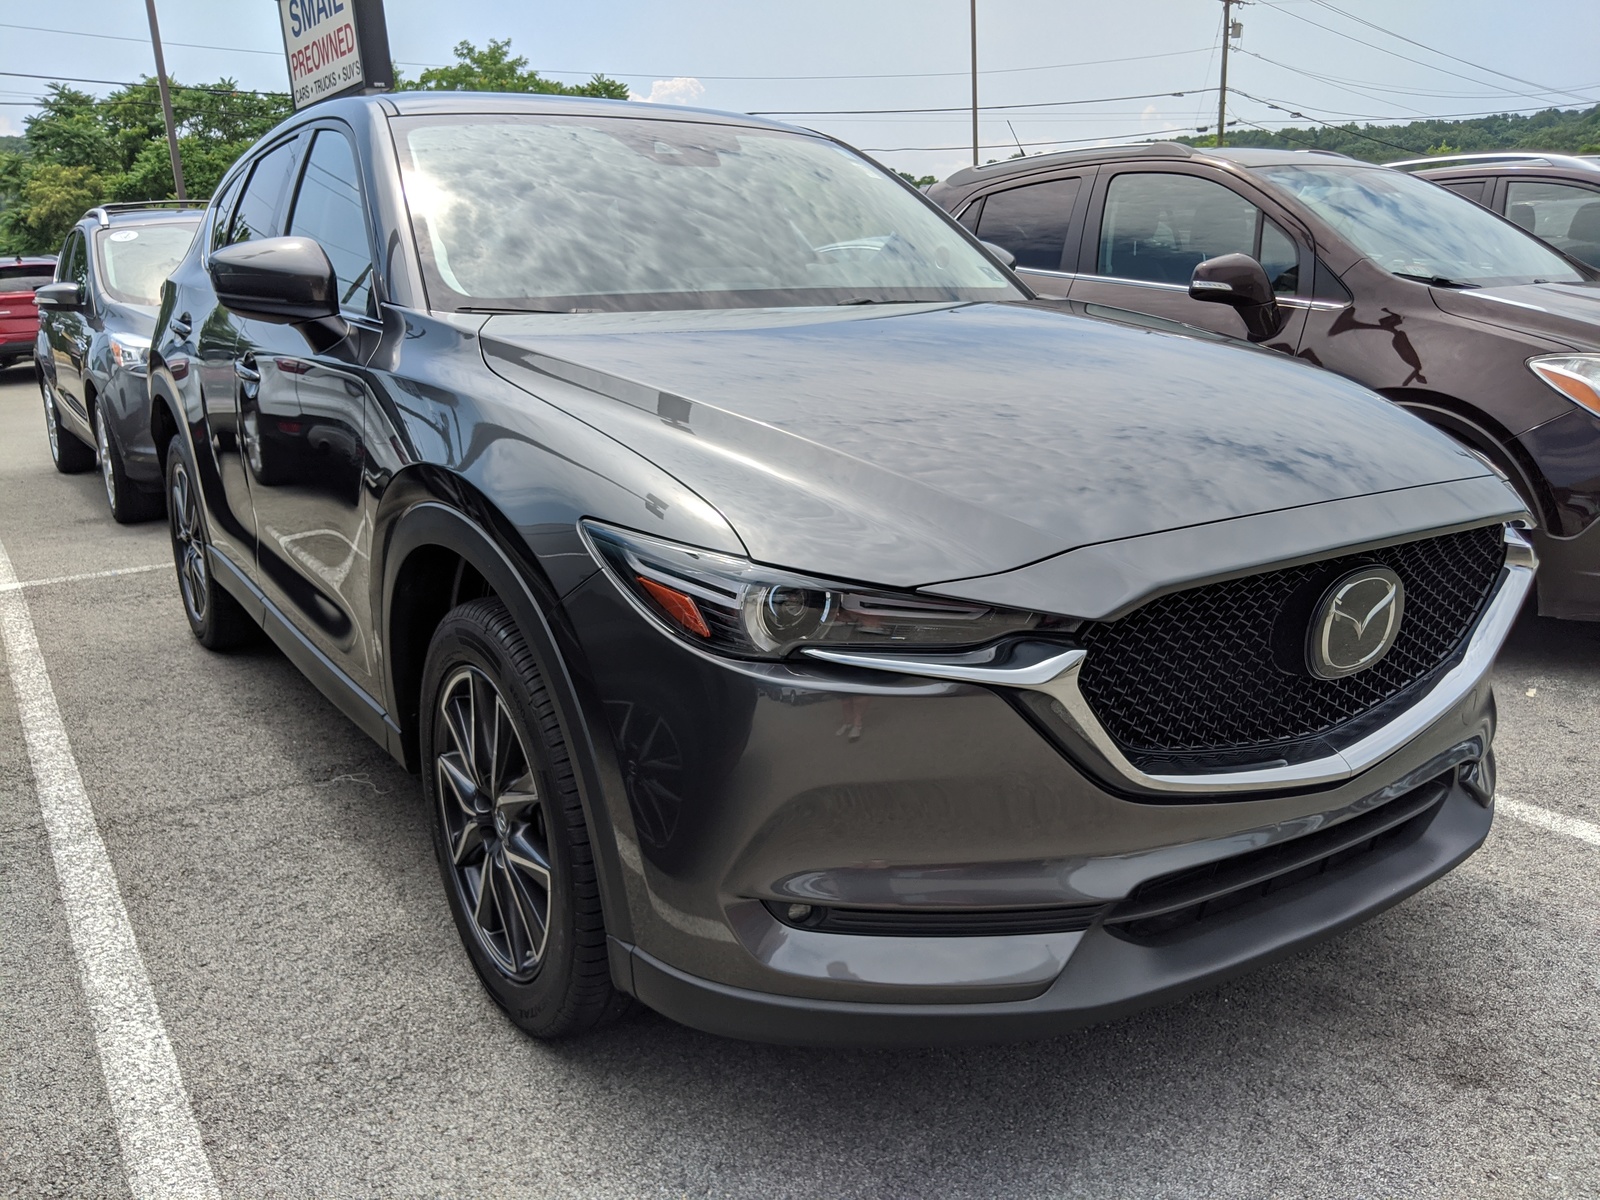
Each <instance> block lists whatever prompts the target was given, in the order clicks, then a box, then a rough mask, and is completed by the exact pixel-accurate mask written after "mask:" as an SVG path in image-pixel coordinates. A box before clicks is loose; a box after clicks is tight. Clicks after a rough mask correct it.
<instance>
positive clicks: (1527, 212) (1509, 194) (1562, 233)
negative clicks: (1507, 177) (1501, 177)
mask: <svg viewBox="0 0 1600 1200" xmlns="http://www.w3.org/2000/svg"><path fill="white" fill-rule="evenodd" d="M1506 216H1508V217H1510V218H1511V219H1512V220H1513V221H1515V222H1516V223H1517V224H1518V225H1521V226H1522V227H1523V228H1524V229H1526V230H1528V231H1529V232H1530V233H1533V234H1534V235H1535V236H1537V237H1541V238H1543V239H1544V240H1545V241H1547V242H1549V243H1550V244H1551V245H1552V246H1554V247H1555V248H1556V249H1557V250H1565V251H1566V252H1567V253H1568V254H1570V255H1572V257H1573V258H1577V259H1582V260H1583V261H1584V262H1586V263H1588V264H1589V265H1590V266H1596V265H1600V192H1595V191H1590V190H1589V189H1588V188H1585V187H1578V186H1576V185H1574V184H1566V183H1534V182H1532V181H1529V180H1522V179H1517V180H1513V181H1512V182H1511V183H1510V185H1509V186H1508V187H1507V188H1506Z"/></svg>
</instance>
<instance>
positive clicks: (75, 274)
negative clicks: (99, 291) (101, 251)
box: [61, 229, 89, 287]
mask: <svg viewBox="0 0 1600 1200" xmlns="http://www.w3.org/2000/svg"><path fill="white" fill-rule="evenodd" d="M61 278H62V279H63V280H71V281H72V282H73V283H81V284H83V286H84V287H88V286H89V256H88V255H87V254H86V253H84V241H83V234H82V233H81V232H80V231H79V230H76V229H74V230H73V231H72V232H71V233H70V234H68V235H67V249H66V251H65V253H63V254H62V255H61Z"/></svg>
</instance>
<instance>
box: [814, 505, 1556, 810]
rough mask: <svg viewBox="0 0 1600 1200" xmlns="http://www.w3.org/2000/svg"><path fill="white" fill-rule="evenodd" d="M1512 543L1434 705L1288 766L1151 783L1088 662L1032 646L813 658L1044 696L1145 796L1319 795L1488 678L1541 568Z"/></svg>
mask: <svg viewBox="0 0 1600 1200" xmlns="http://www.w3.org/2000/svg"><path fill="white" fill-rule="evenodd" d="M1505 537H1506V563H1505V567H1504V568H1503V570H1502V577H1501V580H1500V583H1499V586H1498V587H1497V588H1496V590H1495V594H1494V597H1493V598H1492V599H1491V600H1490V601H1489V606H1488V608H1487V609H1486V610H1485V611H1484V614H1483V616H1482V617H1481V618H1480V619H1479V621H1478V627H1477V629H1476V630H1474V631H1473V634H1472V639H1471V640H1470V641H1469V642H1468V643H1467V645H1466V648H1465V649H1464V650H1463V651H1462V652H1461V656H1460V658H1459V660H1458V661H1457V662H1456V665H1455V666H1453V667H1451V668H1450V670H1449V671H1447V672H1445V674H1444V675H1443V676H1442V677H1441V678H1440V679H1439V681H1438V682H1437V683H1435V684H1434V685H1433V687H1432V688H1431V689H1429V691H1428V692H1427V694H1426V695H1424V696H1423V697H1422V698H1421V699H1420V700H1418V701H1417V702H1416V703H1415V704H1413V705H1412V706H1411V707H1410V708H1408V709H1406V710H1405V711H1404V712H1402V713H1401V714H1399V716H1397V717H1396V718H1395V719H1394V720H1393V721H1391V722H1389V724H1387V725H1385V726H1384V727H1383V728H1381V729H1378V730H1375V731H1374V732H1372V733H1370V734H1368V735H1367V736H1366V737H1364V738H1362V739H1361V740H1360V741H1357V742H1354V743H1352V744H1351V745H1349V746H1346V747H1344V748H1343V749H1342V750H1340V751H1338V752H1337V753H1335V754H1331V755H1327V756H1325V757H1323V758H1318V759H1314V760H1312V761H1310V762H1304V763H1295V764H1293V765H1289V766H1276V767H1261V768H1258V769H1255V770H1243V771H1220V772H1207V773H1198V774H1190V775H1150V774H1146V773H1145V772H1143V771H1141V770H1139V768H1138V767H1136V766H1134V765H1133V763H1131V762H1129V761H1128V758H1127V756H1126V755H1125V754H1123V753H1122V751H1121V749H1120V748H1119V747H1118V746H1117V744H1116V742H1114V741H1112V739H1111V736H1110V734H1108V733H1107V732H1106V731H1105V728H1104V727H1103V726H1102V725H1101V724H1100V722H1099V720H1098V719H1097V718H1096V717H1095V715H1094V711H1093V710H1092V709H1091V708H1090V707H1089V702H1088V700H1086V699H1085V698H1084V695H1083V692H1082V691H1081V690H1080V689H1079V687H1078V674H1079V672H1080V671H1081V670H1082V668H1083V663H1084V660H1085V659H1086V658H1087V657H1088V652H1087V651H1084V650H1077V649H1073V650H1060V649H1058V648H1055V647H1048V646H1045V645H1044V644H1043V643H1032V644H1030V645H1029V646H1026V647H1019V648H1014V649H1012V650H1010V651H1007V652H1005V653H1006V654H1007V655H1008V657H1004V658H1002V656H1001V653H1000V652H996V651H984V652H979V653H977V654H967V655H961V656H949V657H944V658H936V657H933V656H930V655H910V654H903V655H902V654H877V653H860V652H855V651H850V650H824V649H821V648H816V647H813V648H811V649H808V650H806V652H805V653H806V654H807V655H808V656H809V657H811V658H818V659H822V660H824V661H826V662H832V663H839V664H841V665H844V666H852V667H864V668H867V669H869V670H875V671H894V672H898V673H900V674H903V675H917V676H922V677H925V678H930V679H944V680H952V681H957V682H963V683H975V684H983V685H989V686H996V687H1015V688H1025V689H1027V690H1029V691H1036V692H1043V693H1044V694H1045V695H1047V696H1049V697H1050V698H1051V699H1053V700H1054V701H1056V705H1057V707H1058V708H1059V709H1060V711H1061V714H1062V716H1063V717H1064V718H1065V719H1066V720H1067V721H1068V723H1069V724H1071V725H1072V727H1073V729H1074V730H1075V731H1076V732H1077V733H1078V735H1079V736H1080V737H1082V738H1083V739H1084V740H1085V741H1086V742H1088V743H1089V744H1090V745H1091V746H1093V747H1094V749H1095V751H1096V752H1097V753H1098V754H1099V755H1100V756H1101V757H1102V758H1103V759H1104V760H1105V762H1106V764H1107V765H1108V766H1109V767H1110V768H1111V770H1113V771H1114V772H1115V773H1116V774H1117V775H1118V776H1120V777H1121V779H1122V780H1123V781H1125V782H1126V783H1128V784H1129V785H1131V786H1133V787H1135V788H1137V789H1139V790H1141V791H1147V792H1159V793H1165V794H1168V795H1172V794H1180V795H1210V794H1215V793H1217V792H1265V791H1283V790H1285V789H1289V788H1299V787H1318V786H1324V785H1327V784H1334V783H1341V782H1343V781H1344V780H1346V779H1350V778H1353V777H1354V776H1356V775H1359V774H1360V773H1361V772H1363V771H1365V770H1367V769H1368V768H1370V767H1372V766H1374V765H1376V764H1377V763H1379V762H1381V761H1382V760H1383V759H1385V758H1387V757H1388V756H1389V755H1391V754H1393V753H1394V752H1395V751H1396V750H1399V749H1400V748H1401V747H1403V746H1404V745H1405V744H1406V743H1407V742H1409V741H1411V739H1412V738H1414V737H1416V736H1417V735H1418V734H1420V733H1421V732H1422V731H1423V730H1425V729H1427V728H1428V726H1430V725H1432V724H1433V723H1434V722H1435V721H1437V720H1439V719H1440V718H1441V717H1443V716H1445V715H1446V714H1447V713H1449V712H1450V710H1451V709H1453V708H1454V707H1455V706H1456V705H1458V704H1460V703H1461V701H1463V700H1464V699H1466V698H1467V696H1468V695H1470V694H1471V693H1472V691H1473V689H1474V688H1476V687H1477V686H1478V684H1479V683H1480V682H1481V681H1482V680H1483V678H1484V676H1485V675H1487V674H1488V673H1489V668H1490V667H1491V666H1493V665H1494V660H1495V656H1496V655H1497V654H1498V653H1499V652H1500V647H1501V645H1502V644H1504V642H1505V640H1506V637H1507V636H1508V635H1509V634H1510V633H1511V627H1512V625H1513V624H1514V623H1515V622H1516V619H1517V614H1518V613H1519V612H1520V611H1521V609H1522V603H1523V601H1524V600H1525V599H1526V598H1527V595H1528V590H1529V589H1530V588H1531V587H1532V586H1533V575H1534V569H1535V567H1536V565H1537V560H1536V559H1535V557H1534V553H1533V548H1532V546H1531V545H1530V544H1529V543H1528V541H1527V539H1526V538H1525V537H1524V536H1523V535H1522V533H1521V532H1520V531H1519V530H1517V529H1515V528H1512V527H1511V526H1507V527H1506V535H1505Z"/></svg>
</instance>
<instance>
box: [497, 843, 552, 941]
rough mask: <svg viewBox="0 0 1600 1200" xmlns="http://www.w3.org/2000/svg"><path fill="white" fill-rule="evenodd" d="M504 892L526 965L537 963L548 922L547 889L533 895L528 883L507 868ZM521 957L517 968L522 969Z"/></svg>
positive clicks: (514, 871)
mask: <svg viewBox="0 0 1600 1200" xmlns="http://www.w3.org/2000/svg"><path fill="white" fill-rule="evenodd" d="M505 886H506V892H507V894H508V895H509V897H510V899H511V904H510V907H511V909H512V910H513V911H514V912H515V914H516V923H517V926H518V932H519V933H520V934H521V938H522V941H523V942H524V943H525V949H526V957H527V958H528V959H529V960H530V961H529V963H528V965H530V966H531V965H532V962H534V961H537V960H538V959H539V958H541V957H542V956H543V954H544V940H545V934H546V931H547V926H548V920H547V917H546V914H547V913H548V911H549V908H548V906H549V903H550V892H549V889H548V888H545V889H542V890H540V892H539V893H538V894H537V895H535V894H534V893H533V892H532V891H530V890H529V888H528V881H527V880H526V879H525V878H524V877H522V876H521V875H520V873H519V872H517V871H516V870H513V869H511V868H510V866H509V860H508V865H507V870H506V880H505ZM522 965H523V962H522V956H520V955H519V956H518V957H517V966H518V967H519V968H520V967H522Z"/></svg>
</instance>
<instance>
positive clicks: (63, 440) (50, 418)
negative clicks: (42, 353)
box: [39, 373, 95, 475]
mask: <svg viewBox="0 0 1600 1200" xmlns="http://www.w3.org/2000/svg"><path fill="white" fill-rule="evenodd" d="M39 394H40V396H41V397H43V399H44V428H45V434H46V436H48V437H49V439H50V460H51V461H52V462H54V463H55V464H56V470H58V471H60V472H61V473H62V474H63V475H81V474H82V473H83V472H84V471H87V470H88V469H89V468H90V467H92V466H94V459H95V455H94V450H93V449H92V448H91V447H89V446H86V445H84V444H83V443H82V442H80V441H79V440H78V435H77V434H75V433H72V432H70V431H69V430H68V429H67V427H66V426H65V425H63V424H62V423H61V414H60V413H59V412H58V411H57V410H56V390H55V388H53V387H52V386H51V385H50V383H49V382H48V381H47V380H46V379H45V377H44V375H43V373H41V374H40V376H39Z"/></svg>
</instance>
